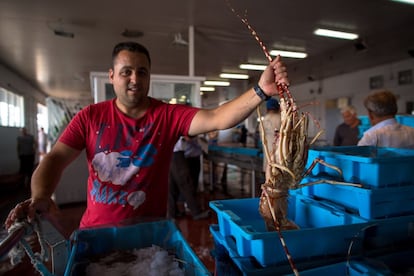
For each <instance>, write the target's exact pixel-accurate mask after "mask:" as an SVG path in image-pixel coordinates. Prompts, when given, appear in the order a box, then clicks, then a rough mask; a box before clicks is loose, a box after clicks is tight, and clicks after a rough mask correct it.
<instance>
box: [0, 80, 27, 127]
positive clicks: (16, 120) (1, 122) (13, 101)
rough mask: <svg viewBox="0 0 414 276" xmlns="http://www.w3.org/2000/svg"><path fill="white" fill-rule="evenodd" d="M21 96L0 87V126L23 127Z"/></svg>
mask: <svg viewBox="0 0 414 276" xmlns="http://www.w3.org/2000/svg"><path fill="white" fill-rule="evenodd" d="M23 107H24V102H23V97H22V96H19V95H17V94H14V93H12V92H10V91H8V90H6V89H4V88H1V87H0V126H9V127H23V126H24V113H23V111H24V110H23V109H24V108H23Z"/></svg>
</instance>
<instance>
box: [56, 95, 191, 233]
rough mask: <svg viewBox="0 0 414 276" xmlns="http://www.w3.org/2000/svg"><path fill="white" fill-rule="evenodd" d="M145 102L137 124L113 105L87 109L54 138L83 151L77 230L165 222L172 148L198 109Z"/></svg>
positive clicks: (113, 103) (157, 102)
mask: <svg viewBox="0 0 414 276" xmlns="http://www.w3.org/2000/svg"><path fill="white" fill-rule="evenodd" d="M150 99H151V105H150V107H149V108H148V110H147V111H146V113H145V115H144V116H143V117H142V118H140V119H133V118H130V117H128V116H126V115H125V114H123V113H122V112H121V111H119V109H118V108H117V107H116V105H115V99H113V100H109V101H105V102H101V103H97V104H93V105H89V106H87V107H85V108H84V109H82V110H81V111H80V112H79V113H77V114H76V116H75V117H74V118H73V120H72V121H71V122H70V123H69V125H68V126H67V128H66V129H65V131H64V132H63V134H62V135H61V137H60V138H59V141H60V142H62V143H64V144H66V145H68V146H70V147H72V148H75V149H78V150H82V149H86V156H87V160H88V169H89V177H88V188H87V208H86V211H85V213H84V214H83V217H82V220H81V224H80V227H81V228H83V227H90V226H96V225H102V224H111V225H115V224H117V223H118V222H121V221H122V220H125V219H128V218H133V217H152V218H159V217H165V216H166V211H167V199H168V170H169V166H170V160H171V156H172V152H173V148H174V144H175V143H176V141H177V139H178V138H179V137H180V136H183V135H187V134H188V130H189V128H190V123H191V121H192V119H193V118H194V115H195V114H196V112H197V111H198V108H194V107H190V106H185V105H179V104H177V105H172V104H166V103H163V102H161V101H159V100H156V99H153V98H150Z"/></svg>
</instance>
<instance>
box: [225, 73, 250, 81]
mask: <svg viewBox="0 0 414 276" xmlns="http://www.w3.org/2000/svg"><path fill="white" fill-rule="evenodd" d="M220 78H223V79H236V80H247V79H248V78H249V75H246V74H230V73H222V74H220Z"/></svg>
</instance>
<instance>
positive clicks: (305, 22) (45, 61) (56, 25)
mask: <svg viewBox="0 0 414 276" xmlns="http://www.w3.org/2000/svg"><path fill="white" fill-rule="evenodd" d="M231 3H232V5H233V7H234V8H235V9H236V10H237V11H239V12H240V13H241V14H242V15H244V14H245V11H247V18H248V20H249V22H250V24H251V25H252V27H253V28H254V29H255V30H256V31H257V33H258V34H259V36H260V37H261V39H262V40H263V42H264V43H265V45H266V46H267V48H269V49H270V48H272V46H273V45H276V44H282V45H289V46H295V47H303V48H305V49H306V52H307V53H308V57H307V58H306V59H304V60H296V59H287V58H285V62H286V63H287V64H288V66H289V67H288V70H289V77H290V80H291V83H292V84H299V83H302V82H305V81H308V79H316V80H317V79H321V78H324V77H329V76H333V75H338V74H342V73H347V72H351V71H355V70H358V69H363V68H367V67H372V66H375V65H380V64H383V63H388V62H393V61H399V60H402V59H406V58H409V57H410V55H409V54H408V50H411V51H413V50H414V31H413V27H414V6H413V5H407V4H401V3H396V2H392V1H390V0H347V1H345V0H313V1H306V0H233V1H231ZM190 25H191V26H194V56H195V59H194V64H195V66H194V69H195V75H196V76H205V77H207V78H209V79H217V78H218V75H219V74H220V73H221V72H223V71H226V72H240V71H241V70H240V69H238V65H239V64H240V63H244V62H256V63H266V62H267V60H266V58H265V56H264V54H263V52H262V50H261V48H260V47H259V45H258V43H257V42H256V40H255V39H254V38H253V37H252V36H251V34H250V32H249V30H248V29H247V28H246V26H245V25H243V23H242V22H241V21H240V20H239V19H238V18H237V17H236V16H235V15H234V14H233V13H232V12H231V10H230V9H229V8H228V6H227V4H226V1H225V0H204V1H202V0H198V1H197V0H175V1H163V0H151V1H139V0H119V1H106V0H72V1H56V0H0V38H1V39H0V63H2V64H4V65H6V66H7V67H9V68H10V69H11V70H13V71H14V72H16V73H18V74H19V75H21V76H23V77H24V78H25V79H27V80H29V81H30V82H31V83H33V84H34V85H35V86H36V87H38V88H39V89H40V90H42V91H43V92H44V93H45V94H47V95H52V96H55V97H63V98H79V97H81V98H87V97H90V94H91V93H90V84H89V73H90V72H91V71H105V72H106V71H107V70H108V68H109V66H110V61H111V60H110V55H111V51H112V48H113V46H114V45H115V44H116V43H118V42H120V41H124V40H134V41H137V42H140V43H142V44H144V45H145V46H146V47H147V48H148V49H149V50H150V53H151V55H152V73H153V74H174V75H188V74H189V58H188V47H186V46H182V45H177V44H174V43H173V40H174V35H175V34H177V33H180V34H181V35H182V37H183V39H184V40H186V41H188V38H189V36H188V34H189V32H188V30H189V26H190ZM318 27H324V28H336V29H338V30H344V31H351V32H356V33H358V34H359V35H360V38H361V40H360V41H357V42H361V43H363V44H364V45H366V47H367V49H366V50H362V51H361V50H357V49H356V47H355V43H356V41H346V40H336V39H331V38H323V37H317V36H315V35H313V31H314V29H316V28H318ZM125 29H129V30H138V31H141V32H143V36H142V37H139V38H134V39H129V38H125V37H123V36H122V35H121V33H122V32H123V31H124V30H125ZM53 30H61V31H66V32H71V33H73V34H74V37H73V38H66V37H61V36H56V35H54V32H53ZM249 73H250V74H251V76H252V78H255V77H257V72H253V71H252V72H249ZM238 82H240V81H238Z"/></svg>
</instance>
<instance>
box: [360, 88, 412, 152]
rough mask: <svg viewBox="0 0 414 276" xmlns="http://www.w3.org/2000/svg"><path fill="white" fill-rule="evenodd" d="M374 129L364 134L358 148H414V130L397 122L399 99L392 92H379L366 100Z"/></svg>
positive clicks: (365, 104) (365, 103) (366, 106)
mask: <svg viewBox="0 0 414 276" xmlns="http://www.w3.org/2000/svg"><path fill="white" fill-rule="evenodd" d="M364 106H365V108H366V109H367V111H368V118H369V120H370V122H371V125H372V127H371V128H369V129H368V130H367V131H365V132H364V135H363V136H362V138H361V140H359V142H358V146H378V147H391V148H414V128H412V127H409V126H406V125H402V124H400V123H398V122H397V120H396V119H395V115H396V114H397V112H398V106H397V98H396V97H395V95H394V94H393V93H392V92H390V91H386V90H384V91H379V92H375V93H372V94H370V95H368V96H367V97H366V98H365V99H364Z"/></svg>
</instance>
